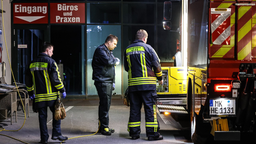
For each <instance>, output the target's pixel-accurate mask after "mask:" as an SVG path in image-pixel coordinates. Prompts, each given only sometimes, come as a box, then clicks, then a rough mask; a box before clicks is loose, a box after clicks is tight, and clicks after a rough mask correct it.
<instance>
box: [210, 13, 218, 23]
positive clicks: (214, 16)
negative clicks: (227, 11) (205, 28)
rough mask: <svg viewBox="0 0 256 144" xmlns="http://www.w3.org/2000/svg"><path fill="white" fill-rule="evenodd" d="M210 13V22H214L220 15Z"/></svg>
mask: <svg viewBox="0 0 256 144" xmlns="http://www.w3.org/2000/svg"><path fill="white" fill-rule="evenodd" d="M211 15H212V22H214V21H215V20H216V19H217V18H218V17H219V16H220V14H211Z"/></svg>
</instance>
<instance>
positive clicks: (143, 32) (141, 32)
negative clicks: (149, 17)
mask: <svg viewBox="0 0 256 144" xmlns="http://www.w3.org/2000/svg"><path fill="white" fill-rule="evenodd" d="M145 37H148V33H147V31H146V30H144V29H140V30H138V31H137V33H136V39H139V40H141V39H143V38H145Z"/></svg>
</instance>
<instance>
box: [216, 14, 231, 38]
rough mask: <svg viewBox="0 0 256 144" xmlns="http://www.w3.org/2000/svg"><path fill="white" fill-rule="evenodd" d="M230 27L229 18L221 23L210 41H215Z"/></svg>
mask: <svg viewBox="0 0 256 144" xmlns="http://www.w3.org/2000/svg"><path fill="white" fill-rule="evenodd" d="M229 26H230V17H228V18H227V19H226V20H225V21H223V22H222V23H221V24H220V25H219V27H218V28H217V29H216V30H215V31H214V32H213V33H212V41H215V40H216V39H217V38H218V37H219V36H220V35H221V34H222V33H223V32H224V31H225V30H226V29H227V28H228V27H229Z"/></svg>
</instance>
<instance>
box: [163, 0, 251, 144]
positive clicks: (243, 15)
mask: <svg viewBox="0 0 256 144" xmlns="http://www.w3.org/2000/svg"><path fill="white" fill-rule="evenodd" d="M168 3H169V4H170V1H168ZM165 27H166V26H164V28H165ZM181 52H182V57H183V67H181V69H183V70H182V71H185V72H186V75H185V76H184V77H183V78H182V79H183V80H186V85H184V87H186V89H185V90H186V96H185V98H186V102H185V105H181V106H183V107H184V111H185V112H187V115H188V116H189V120H190V126H191V136H192V135H193V136H192V139H193V138H194V142H195V143H197V141H198V139H199V137H201V138H202V139H204V140H205V141H206V139H207V138H209V135H211V136H212V137H213V140H215V141H234V142H236V141H242V140H243V139H246V140H247V141H250V142H254V143H255V142H256V138H255V137H256V121H255V120H256V91H255V89H256V74H255V73H256V0H183V1H182V31H181ZM163 69H164V70H165V69H166V70H168V69H172V67H169V68H163ZM170 71H171V70H170ZM177 73H178V72H177ZM163 74H164V73H163ZM172 75H173V73H172ZM166 77H167V78H166V79H167V83H169V84H168V88H169V89H170V91H172V90H171V89H172V86H173V85H171V83H173V82H172V81H173V79H171V78H172V76H171V73H170V72H166ZM166 95H167V93H165V92H158V96H159V103H158V109H159V111H160V112H161V113H163V112H164V111H167V112H170V113H171V114H173V115H181V113H179V112H177V110H171V108H174V109H175V104H174V103H173V102H169V103H168V102H167V101H168V97H169V98H170V99H169V101H172V100H173V99H174V97H176V98H177V97H178V96H177V95H176V96H174V95H171V94H170V92H169V93H168V96H166ZM183 98H184V95H183ZM163 99H164V100H165V101H163ZM176 106H178V105H176ZM184 111H183V112H182V113H184Z"/></svg>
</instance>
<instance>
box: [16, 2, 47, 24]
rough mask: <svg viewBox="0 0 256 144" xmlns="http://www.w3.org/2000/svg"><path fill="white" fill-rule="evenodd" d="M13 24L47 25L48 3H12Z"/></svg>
mask: <svg viewBox="0 0 256 144" xmlns="http://www.w3.org/2000/svg"><path fill="white" fill-rule="evenodd" d="M13 23H14V24H47V23H48V3H14V4H13Z"/></svg>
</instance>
